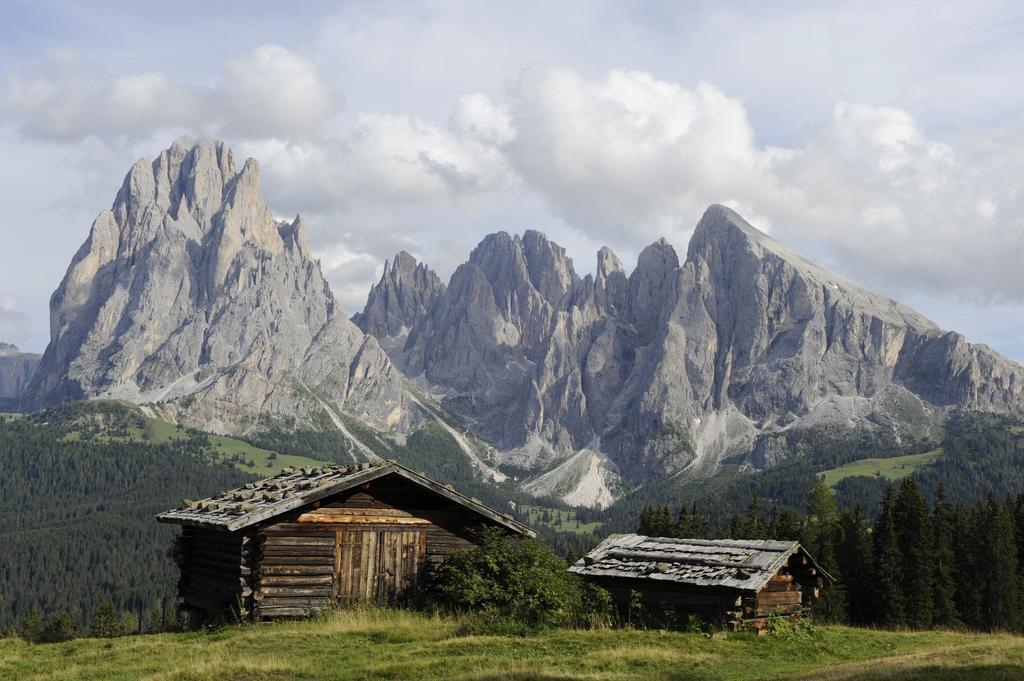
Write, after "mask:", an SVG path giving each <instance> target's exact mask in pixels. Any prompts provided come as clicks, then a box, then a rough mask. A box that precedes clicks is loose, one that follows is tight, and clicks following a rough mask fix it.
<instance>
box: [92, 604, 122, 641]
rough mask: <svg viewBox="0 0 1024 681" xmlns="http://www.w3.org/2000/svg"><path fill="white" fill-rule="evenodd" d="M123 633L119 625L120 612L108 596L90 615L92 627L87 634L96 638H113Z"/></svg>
mask: <svg viewBox="0 0 1024 681" xmlns="http://www.w3.org/2000/svg"><path fill="white" fill-rule="evenodd" d="M123 633H124V631H123V629H122V627H121V613H120V612H118V610H117V608H115V607H114V602H113V601H111V600H110V599H109V598H108V599H107V600H105V601H103V603H102V604H101V605H100V607H98V608H96V612H95V613H94V614H93V616H92V627H91V628H90V629H89V635H90V636H94V637H96V638H113V637H115V636H121V635H122V634H123Z"/></svg>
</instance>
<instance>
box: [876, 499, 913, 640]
mask: <svg viewBox="0 0 1024 681" xmlns="http://www.w3.org/2000/svg"><path fill="white" fill-rule="evenodd" d="M895 506H896V490H895V489H894V488H893V486H892V485H889V486H888V487H886V490H885V496H884V497H883V498H882V511H881V513H879V514H878V518H876V519H875V531H874V537H873V539H874V541H873V544H874V545H873V547H872V548H873V551H874V558H875V582H876V588H875V590H874V591H873V592H872V593H873V594H874V597H875V598H874V606H873V607H872V610H873V611H874V615H875V621H876V622H877V623H878V624H880V625H882V626H886V627H898V626H902V625H903V624H904V623H905V617H904V610H903V570H902V565H903V562H902V560H903V559H902V556H901V555H900V545H899V538H898V536H897V532H896V513H895Z"/></svg>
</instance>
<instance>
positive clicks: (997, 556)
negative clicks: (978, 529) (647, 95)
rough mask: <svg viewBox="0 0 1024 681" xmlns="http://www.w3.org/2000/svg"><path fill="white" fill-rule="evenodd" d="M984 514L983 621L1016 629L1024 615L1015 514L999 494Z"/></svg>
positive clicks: (991, 626)
mask: <svg viewBox="0 0 1024 681" xmlns="http://www.w3.org/2000/svg"><path fill="white" fill-rule="evenodd" d="M983 514H984V519H985V521H984V530H983V534H982V535H981V536H980V537H979V539H981V545H980V547H979V549H980V553H981V556H980V558H981V560H979V561H978V566H977V568H978V570H979V574H978V575H977V579H978V581H979V582H980V583H981V585H982V593H983V599H982V613H981V614H982V621H981V622H980V624H981V626H982V627H984V628H985V629H988V630H997V629H1007V630H1016V629H1017V628H1018V627H1019V626H1020V621H1021V617H1020V587H1019V584H1018V578H1019V576H1018V573H1017V545H1016V543H1015V541H1014V522H1013V514H1012V513H1011V511H1010V509H1008V508H1007V507H1006V506H1004V505H1002V504H1000V503H999V502H998V501H997V500H996V498H995V497H989V500H988V503H987V504H986V505H985V509H984V512H983Z"/></svg>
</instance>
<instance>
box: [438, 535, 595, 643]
mask: <svg viewBox="0 0 1024 681" xmlns="http://www.w3.org/2000/svg"><path fill="white" fill-rule="evenodd" d="M587 588H589V587H584V585H583V584H582V583H581V582H580V580H579V579H578V578H577V577H576V576H575V575H573V574H571V573H569V572H567V571H566V569H565V562H564V561H562V559H560V558H558V557H557V556H556V555H554V554H553V553H551V551H550V550H549V549H548V548H547V547H546V546H544V545H543V544H541V543H539V542H537V541H535V540H532V539H522V538H518V537H509V536H507V535H505V534H504V533H501V532H498V531H496V530H486V531H484V532H481V533H480V535H479V536H478V537H477V540H476V545H475V546H474V547H473V548H471V549H469V550H467V551H463V552H461V553H457V554H455V555H453V556H451V557H449V558H448V559H447V560H445V562H444V563H443V564H442V565H441V567H440V568H439V569H438V571H437V574H436V575H435V578H434V580H433V585H432V590H431V595H430V596H431V597H430V600H431V601H432V602H433V603H434V604H436V605H438V606H440V607H442V608H445V609H454V610H456V611H458V612H472V613H484V614H488V615H495V616H499V617H507V618H511V619H515V620H518V621H521V622H524V623H526V624H529V625H532V626H543V625H555V626H557V625H579V624H582V623H585V622H586V620H587V619H588V614H587V612H588V608H589V607H590V606H592V605H593V604H595V603H597V602H598V601H599V600H601V599H594V598H592V597H589V596H588V593H587V591H586V589H587ZM606 615H607V613H602V616H606Z"/></svg>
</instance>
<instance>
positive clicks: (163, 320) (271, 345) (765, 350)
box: [22, 137, 1024, 506]
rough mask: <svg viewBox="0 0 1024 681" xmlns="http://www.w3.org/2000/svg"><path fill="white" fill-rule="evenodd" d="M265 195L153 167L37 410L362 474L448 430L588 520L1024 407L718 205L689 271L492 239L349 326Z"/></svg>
mask: <svg viewBox="0 0 1024 681" xmlns="http://www.w3.org/2000/svg"><path fill="white" fill-rule="evenodd" d="M260 185H261V172H260V167H259V164H258V162H256V161H255V160H253V159H249V160H247V161H246V162H245V163H244V164H243V165H242V167H241V169H238V168H236V166H235V162H234V159H233V157H232V155H231V151H230V149H228V148H227V147H226V145H224V143H222V142H217V141H215V140H200V141H196V140H193V139H191V138H188V137H183V138H180V139H178V140H177V141H175V143H174V144H173V145H172V146H171V147H170V148H169V149H167V150H164V151H163V152H161V153H160V155H159V156H157V157H156V158H155V159H153V160H151V161H146V160H140V161H138V162H136V163H135V164H134V165H133V166H132V168H131V169H130V171H129V172H128V174H127V175H126V177H125V180H124V182H123V183H122V186H121V188H120V190H119V191H118V192H117V195H116V197H115V200H114V202H113V204H112V206H111V207H110V208H108V209H105V210H103V211H101V212H100V214H99V215H98V217H97V218H96V220H95V221H94V223H93V225H92V228H91V229H90V233H89V236H88V238H87V239H86V241H85V242H84V243H83V245H82V247H81V248H80V249H79V251H78V252H77V253H76V255H75V257H74V259H73V260H72V262H71V265H70V266H69V268H68V271H67V274H66V275H65V277H64V279H63V281H62V282H61V284H60V286H59V287H58V288H57V290H56V291H55V292H54V295H53V297H52V299H51V342H50V344H49V346H48V347H47V349H46V352H45V353H44V355H43V357H42V359H41V361H40V365H39V369H38V370H37V371H36V372H35V375H34V376H33V377H32V379H31V382H30V383H29V385H28V387H27V388H26V389H25V391H24V397H23V399H22V404H23V406H25V407H26V408H31V409H38V408H41V407H45V406H48V405H51V404H55V403H58V402H64V401H69V400H78V399H95V398H118V399H125V400H129V401H132V402H135V403H139V404H143V405H145V407H146V409H147V410H149V411H150V412H152V413H153V414H154V415H156V416H158V417H160V418H164V419H167V420H170V421H173V422H175V423H178V424H181V425H185V426H194V427H198V428H202V429H204V430H208V431H212V432H215V433H225V434H243V435H244V434H246V433H253V432H256V431H259V430H261V429H265V428H278V429H280V428H281V427H285V428H291V429H294V430H296V431H297V430H307V431H308V430H321V429H329V430H337V431H338V432H340V433H342V434H343V436H344V437H345V438H347V439H348V440H349V441H350V442H351V443H352V445H353V446H352V448H351V452H352V456H353V457H356V458H364V459H365V458H370V459H372V458H374V457H377V456H387V455H388V454H387V452H388V451H398V450H399V449H402V448H403V447H404V446H405V441H406V439H407V438H409V437H411V436H413V435H414V434H415V433H417V432H419V431H420V430H421V429H422V428H424V427H425V426H426V425H429V424H434V425H436V426H437V427H438V428H440V429H442V430H444V431H446V432H447V435H448V436H450V438H451V440H452V442H454V443H456V445H457V446H456V447H454V448H453V449H452V452H451V454H450V455H451V456H458V457H463V456H464V457H466V458H467V459H468V460H469V461H470V462H471V463H472V465H473V467H474V468H475V469H476V470H477V471H478V472H479V473H480V474H482V475H483V476H484V477H487V478H490V479H493V480H495V481H501V480H504V479H506V477H512V478H514V483H515V484H517V485H518V486H520V487H521V488H522V489H524V490H526V491H528V492H530V493H531V494H534V495H539V496H553V497H558V498H561V499H563V500H566V501H570V502H571V503H573V504H577V505H589V506H606V505H608V504H610V503H612V502H614V500H615V499H617V498H619V497H620V496H621V495H622V494H623V493H625V492H626V491H628V490H631V489H635V488H636V487H637V486H642V485H645V484H648V483H649V482H651V481H655V480H663V479H665V478H671V477H672V476H680V475H682V476H688V477H703V476H709V475H714V474H716V472H718V471H720V470H722V467H723V466H736V465H738V466H740V467H741V468H746V469H760V468H765V467H770V466H773V465H775V464H776V463H778V462H780V461H782V460H784V459H786V458H787V457H790V456H796V455H799V452H798V450H797V449H796V448H795V447H794V445H792V443H790V442H789V434H791V433H797V432H800V431H806V430H808V429H815V432H818V431H820V430H821V429H825V430H828V429H833V430H836V431H837V432H838V431H849V430H858V431H862V432H864V433H866V434H867V435H869V436H877V437H879V438H881V437H882V436H883V435H884V436H885V437H886V438H894V440H893V441H897V442H899V441H903V440H920V439H928V438H929V437H934V436H935V434H936V433H937V432H938V431H939V430H940V429H941V425H942V423H943V421H944V420H945V419H946V418H947V417H948V415H949V414H950V413H951V412H952V411H954V410H957V409H975V410H980V411H991V412H999V413H1015V414H1020V413H1021V412H1022V409H1024V368H1022V367H1021V366H1019V365H1017V364H1014V363H1013V362H1011V361H1010V360H1007V359H1006V358H1003V357H1002V356H1000V355H998V354H997V353H995V352H993V351H992V350H990V349H989V348H987V347H985V346H982V345H972V344H969V343H967V342H966V339H964V338H963V336H962V335H960V334H957V333H955V332H945V331H942V330H941V329H939V328H938V327H937V326H936V325H935V324H934V323H932V322H931V321H930V320H928V319H927V318H925V317H924V316H923V315H921V314H919V313H917V312H916V311H914V310H912V309H911V308H909V307H907V306H904V305H901V304H900V303H897V302H895V301H893V300H891V299H888V298H886V297H884V296H881V295H878V294H876V293H873V292H871V291H870V290H868V289H866V288H863V287H861V286H859V285H857V284H854V283H851V282H849V281H847V280H845V279H843V278H842V277H839V276H837V275H835V274H833V273H831V272H829V271H827V270H825V269H824V268H822V267H820V266H818V265H816V264H814V263H813V262H811V261H809V260H807V259H806V258H804V257H802V256H800V255H799V254H797V253H795V252H794V251H793V250H792V249H790V248H788V247H787V246H785V245H784V244H781V243H779V242H778V241H776V240H774V239H772V238H771V237H770V236H768V235H766V234H763V233H762V232H760V231H759V230H757V229H756V228H755V227H753V226H752V225H750V224H749V223H748V222H747V221H746V220H744V219H743V218H742V217H740V216H739V215H738V214H737V213H736V212H735V211H732V210H731V209H729V208H727V207H724V206H720V205H712V206H711V207H709V208H708V209H707V211H706V212H705V213H704V215H703V216H702V218H701V220H700V222H699V223H698V224H697V226H696V229H695V231H694V233H693V236H692V238H691V239H690V242H689V244H688V246H687V250H686V254H685V257H684V258H683V259H680V257H679V254H678V253H677V252H676V249H675V248H673V246H672V245H671V244H670V243H669V242H668V241H666V240H665V239H664V238H662V239H659V240H657V241H655V242H653V243H651V244H649V245H648V246H647V247H646V248H644V249H643V250H642V251H641V252H640V254H639V256H638V258H637V263H636V266H635V267H634V268H633V269H632V271H630V272H627V271H626V270H625V268H624V267H623V265H622V263H621V261H620V260H619V258H618V257H617V256H616V255H615V253H614V252H613V251H612V250H611V249H610V248H607V247H602V248H601V249H600V250H599V251H598V253H597V256H596V263H595V265H596V266H595V269H594V272H593V274H587V275H585V276H582V277H581V276H580V275H579V274H578V273H577V272H576V270H575V268H574V265H573V262H572V259H571V258H570V257H569V256H568V255H567V253H566V251H565V249H564V248H562V247H561V246H560V245H558V244H557V243H555V242H554V241H552V240H551V239H549V238H548V237H547V236H545V235H544V234H543V233H541V232H538V231H535V230H527V231H525V232H523V233H522V234H509V233H508V232H496V233H494V234H490V235H487V236H485V237H484V238H483V239H481V241H480V243H479V244H478V245H477V246H476V247H475V248H474V249H473V250H472V251H471V252H470V254H469V255H468V257H467V260H466V262H464V263H463V264H461V265H459V266H458V267H457V268H456V269H455V271H454V273H453V274H452V276H451V277H450V279H449V281H448V282H443V281H442V280H441V279H440V277H438V275H437V274H436V273H435V272H434V271H433V270H432V269H431V268H430V267H429V266H428V265H426V264H425V263H422V262H419V261H418V260H417V259H416V258H415V257H413V256H412V255H411V254H409V253H406V252H404V251H403V252H401V253H398V254H396V255H395V256H394V258H392V259H390V260H388V261H386V262H385V265H384V272H383V274H382V276H381V277H380V279H379V280H378V281H377V283H376V284H374V286H373V287H372V288H371V290H370V292H369V295H368V298H367V303H366V305H365V307H364V309H363V310H362V311H359V312H357V313H356V314H354V315H353V316H352V318H351V319H349V318H348V317H347V316H346V315H345V314H344V313H343V312H342V310H341V307H340V306H339V305H338V303H337V301H336V300H335V298H334V296H333V293H332V292H331V289H330V286H329V284H328V282H327V281H326V279H325V278H324V276H323V273H322V271H321V270H320V266H319V263H318V262H317V261H316V260H315V259H314V258H313V254H312V252H311V251H310V248H309V245H308V242H307V239H306V234H305V231H306V228H305V223H304V221H303V219H302V217H301V215H298V216H296V217H295V218H294V219H292V220H290V221H279V220H277V219H275V218H274V216H273V213H272V212H271V211H270V209H269V207H268V206H267V204H266V202H265V201H264V199H263V196H262V191H261V187H260ZM445 412H447V413H445ZM453 415H454V416H453ZM456 422H457V423H458V424H459V425H458V427H456V426H455V425H453V424H455V423H456ZM797 439H798V438H797ZM481 442H482V443H486V445H483V444H481ZM403 451H404V450H403ZM736 462H738V463H736Z"/></svg>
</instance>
